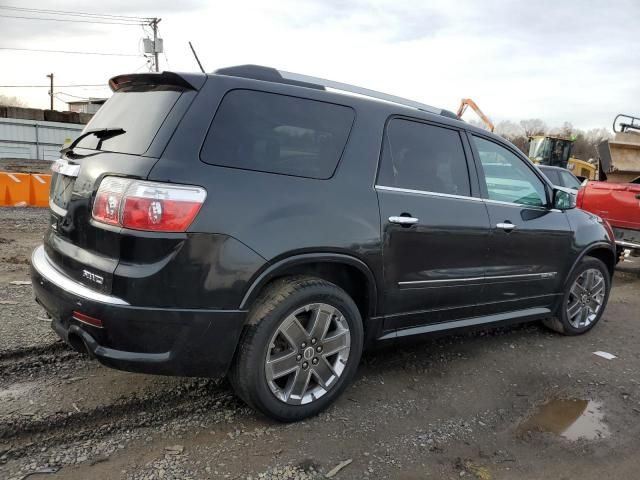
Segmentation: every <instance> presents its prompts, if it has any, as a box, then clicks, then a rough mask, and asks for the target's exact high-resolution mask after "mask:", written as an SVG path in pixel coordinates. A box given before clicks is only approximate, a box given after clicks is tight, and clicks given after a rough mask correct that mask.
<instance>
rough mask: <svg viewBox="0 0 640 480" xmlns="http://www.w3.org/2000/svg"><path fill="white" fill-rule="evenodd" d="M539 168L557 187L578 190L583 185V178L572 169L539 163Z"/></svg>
mask: <svg viewBox="0 0 640 480" xmlns="http://www.w3.org/2000/svg"><path fill="white" fill-rule="evenodd" d="M538 168H539V169H540V171H541V172H542V173H544V176H545V177H547V178H548V179H549V181H550V182H551V183H552V184H553V185H555V186H557V187H565V188H570V189H571V190H576V191H577V190H578V189H579V188H580V187H581V186H582V182H583V180H579V179H578V177H576V176H575V175H574V174H573V173H571V171H569V170H567V169H566V168H561V167H550V166H547V165H538Z"/></svg>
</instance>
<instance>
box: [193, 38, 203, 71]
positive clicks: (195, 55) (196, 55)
mask: <svg viewBox="0 0 640 480" xmlns="http://www.w3.org/2000/svg"><path fill="white" fill-rule="evenodd" d="M189 48H191V52H192V53H193V56H194V57H196V62H198V66H199V67H200V70H201V71H202V73H206V72H205V71H204V68H202V64H201V63H200V59H199V58H198V54H197V53H196V49H195V48H193V45H191V42H189Z"/></svg>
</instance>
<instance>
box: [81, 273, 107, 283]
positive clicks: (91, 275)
mask: <svg viewBox="0 0 640 480" xmlns="http://www.w3.org/2000/svg"><path fill="white" fill-rule="evenodd" d="M82 276H83V277H84V278H86V279H87V280H89V281H90V282H93V283H97V284H98V285H102V283H103V282H104V277H102V276H100V275H98V274H96V273H93V272H90V271H89V270H83V271H82Z"/></svg>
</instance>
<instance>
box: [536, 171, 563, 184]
mask: <svg viewBox="0 0 640 480" xmlns="http://www.w3.org/2000/svg"><path fill="white" fill-rule="evenodd" d="M540 170H542V173H544V175H545V177H547V178H548V179H549V181H550V182H551V183H553V184H554V185H560V186H562V183H561V182H560V175H558V171H557V170H553V169H551V168H541V169H540Z"/></svg>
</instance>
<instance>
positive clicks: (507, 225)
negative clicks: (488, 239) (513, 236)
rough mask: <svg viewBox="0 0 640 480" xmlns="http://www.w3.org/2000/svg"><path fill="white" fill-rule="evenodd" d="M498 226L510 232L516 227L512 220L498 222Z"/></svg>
mask: <svg viewBox="0 0 640 480" xmlns="http://www.w3.org/2000/svg"><path fill="white" fill-rule="evenodd" d="M496 227H498V228H501V229H502V230H504V231H505V232H510V231H511V230H513V229H514V228H516V226H515V225H514V224H513V223H511V222H504V223H496Z"/></svg>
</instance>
